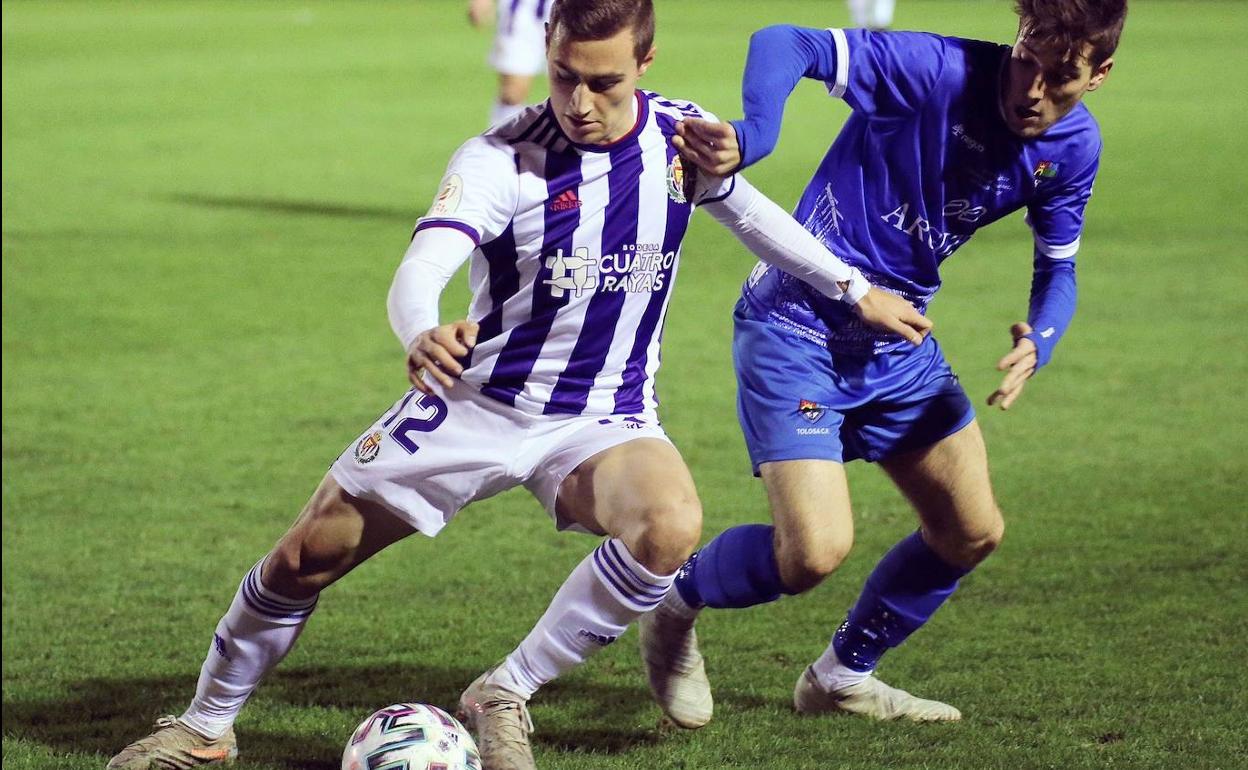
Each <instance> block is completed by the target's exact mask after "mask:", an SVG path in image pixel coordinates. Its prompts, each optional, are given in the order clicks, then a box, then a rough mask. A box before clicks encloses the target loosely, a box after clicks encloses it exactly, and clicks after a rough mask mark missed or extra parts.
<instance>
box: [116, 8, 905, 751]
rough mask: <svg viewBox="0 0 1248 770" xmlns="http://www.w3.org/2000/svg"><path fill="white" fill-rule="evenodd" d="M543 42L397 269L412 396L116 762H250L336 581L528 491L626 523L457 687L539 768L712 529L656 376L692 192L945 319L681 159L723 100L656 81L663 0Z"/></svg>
mask: <svg viewBox="0 0 1248 770" xmlns="http://www.w3.org/2000/svg"><path fill="white" fill-rule="evenodd" d="M548 34H549V38H548V43H547V47H548V55H547V56H548V70H549V74H550V78H551V83H552V88H551V97H550V99H549V100H548V101H547V102H546V103H545V104H542V105H539V106H536V107H533V108H530V109H527V110H525V111H524V112H523V113H521V114H520V115H518V116H516V118H514V119H513V120H511V121H509V122H507V123H505V124H503V125H502V126H499V127H497V128H495V129H493V130H491V131H489V132H487V133H486V134H484V135H483V136H480V137H476V138H474V139H471V140H469V141H468V142H466V143H465V144H464V145H463V146H462V147H461V148H460V150H459V151H458V152H457V153H456V154H455V156H454V158H452V160H451V162H450V165H449V168H448V169H447V173H446V175H445V177H444V178H443V180H442V184H441V187H440V190H439V192H438V194H437V197H436V199H435V201H434V203H433V206H432V208H431V209H430V211H429V213H428V215H427V216H425V217H424V218H422V219H421V220H420V222H419V224H418V225H417V227H416V230H415V233H414V235H413V238H412V242H411V244H410V246H409V248H408V250H407V254H406V255H405V256H404V259H403V261H402V263H401V265H400V266H399V269H398V272H397V274H396V276H395V280H394V284H393V287H392V289H391V292H390V297H389V311H390V320H391V323H392V326H393V328H394V330H395V333H396V334H397V336H398V337H399V338H400V340H401V341H402V343H403V346H404V348H405V357H406V361H407V365H408V368H409V371H408V374H409V378H410V381H411V384H412V388H411V390H410V391H408V392H407V393H406V394H405V395H403V396H402V397H401V398H400V399H399V400H398V401H397V402H396V403H395V404H394V405H393V406H392V407H391V408H390V409H388V410H387V411H386V412H385V413H384V414H383V415H382V416H381V417H380V418H378V419H377V421H376V422H375V423H374V424H373V425H371V426H370V427H369V428H368V429H367V430H365V431H364V433H363V434H362V435H361V436H360V438H359V439H358V440H357V441H355V442H354V443H353V444H351V445H350V446H348V447H347V449H346V450H345V451H344V452H343V453H342V454H341V456H339V458H338V459H337V461H336V462H335V463H334V464H333V466H332V468H331V469H330V472H329V474H328V475H327V476H326V477H325V479H324V480H323V481H322V483H321V485H320V487H319V488H318V489H317V490H316V492H315V493H314V494H313V496H312V499H311V500H310V501H309V503H308V504H307V506H306V507H305V508H304V510H303V512H302V513H301V514H300V516H299V517H298V519H297V520H296V521H295V523H294V525H293V526H292V527H291V529H290V530H289V531H288V532H287V533H286V534H285V535H283V536H282V538H281V539H280V540H279V541H278V543H277V544H276V545H275V546H274V548H273V549H272V550H271V551H270V553H269V554H268V555H267V556H265V557H264V558H263V559H261V560H260V561H259V562H258V563H257V564H256V565H255V567H253V568H252V570H251V571H250V572H248V573H247V575H246V576H245V578H244V579H243V581H242V583H241V585H240V586H239V590H238V592H237V594H236V595H235V598H234V601H233V604H232V605H231V606H230V608H229V610H228V611H227V612H226V615H225V616H224V617H223V618H222V619H221V621H220V623H219V624H218V625H217V628H216V633H215V634H214V636H213V641H212V644H211V645H210V647H209V650H208V656H207V659H206V660H205V662H204V665H203V667H202V669H201V672H200V678H199V683H198V687H197V691H196V694H195V698H194V700H193V701H192V703H191V705H190V707H189V708H188V709H187V710H186V712H185V713H184V714H182V715H181V716H180V717H176V718H174V717H169V718H167V719H165V720H164V721H163V722H162V723H161V724H160V726H159V728H160V729H158V730H157V731H156V732H154V733H153V734H152V735H150V736H147V737H145V738H143V739H141V740H139V741H137V742H135V743H134V744H132V745H131V746H129V747H127V748H126V749H125V750H124V751H122V752H121V754H119V755H118V756H117V757H115V758H114V759H113V760H112V762H110V765H109V766H110V767H111V768H127V769H131V770H133V769H134V768H148V767H151V766H160V767H164V768H169V767H172V768H186V767H194V766H197V765H200V764H209V763H212V762H219V761H226V760H228V759H231V758H232V757H233V756H235V755H236V753H237V748H236V742H235V739H234V734H233V727H232V726H233V723H234V720H235V717H236V716H237V714H238V712H239V710H240V709H241V708H242V706H243V704H244V702H245V701H246V699H247V697H248V696H249V695H250V694H251V692H252V691H253V690H254V689H255V687H256V686H257V685H258V683H259V682H260V679H261V678H262V677H263V676H264V674H265V673H266V672H267V671H269V670H270V669H272V668H273V666H275V665H276V664H277V663H278V662H279V661H280V660H281V659H282V657H283V656H285V655H286V653H287V652H289V650H290V649H291V648H292V647H293V645H294V643H295V640H296V638H297V637H298V635H299V633H300V631H301V630H302V629H303V627H304V625H305V624H306V622H307V620H308V617H309V616H310V615H311V614H312V612H313V611H314V609H315V607H316V603H317V597H318V596H319V593H320V591H321V590H323V589H324V588H326V587H327V586H329V585H330V584H331V583H333V582H334V581H336V580H337V579H338V578H340V577H341V576H343V575H344V574H346V573H347V572H349V571H350V570H351V569H352V568H354V567H355V566H356V565H357V564H359V563H360V562H362V561H364V560H365V559H367V558H369V557H370V556H372V555H373V554H374V553H376V552H378V551H379V550H381V549H382V548H385V547H386V546H388V545H389V544H391V543H393V542H395V541H397V540H400V539H402V538H404V537H406V536H408V535H409V534H411V533H412V532H417V531H418V532H421V533H422V534H425V535H427V536H431V537H432V536H434V535H436V534H437V533H438V532H439V531H440V530H441V529H442V528H443V527H444V526H445V525H446V524H447V523H448V522H449V521H450V520H451V519H452V518H453V517H454V516H455V515H456V514H457V513H458V512H459V510H460V509H462V508H463V507H464V506H465V505H467V504H469V503H470V502H472V501H474V500H479V499H482V498H485V497H489V496H491V495H494V494H497V493H499V492H501V491H503V490H505V489H509V488H512V487H515V486H520V485H523V486H525V487H526V488H527V489H528V490H529V491H530V492H531V493H532V494H533V495H534V497H536V498H537V499H538V501H539V502H541V503H542V505H543V506H544V507H545V509H546V510H547V512H548V513H549V514H550V515H551V517H552V518H553V519H554V521H555V523H556V525H557V527H558V528H560V529H565V528H571V529H577V530H581V531H585V532H589V533H594V534H596V535H599V536H606V539H605V540H603V541H602V542H601V543H600V544H599V545H598V547H597V548H595V549H594V550H593V551H592V552H591V553H590V554H589V555H588V556H586V557H585V559H584V560H583V561H582V562H581V563H580V564H579V565H578V566H577V567H576V568H575V569H574V570H573V571H572V573H571V574H570V575H569V576H568V578H567V580H566V581H565V582H564V583H563V585H562V587H560V589H559V591H558V592H557V593H556V594H555V597H554V599H553V600H552V602H551V604H550V606H549V608H548V609H547V611H546V613H545V614H544V615H543V616H542V617H541V619H540V620H539V621H538V623H537V625H536V626H535V627H534V629H533V631H532V632H531V633H530V634H529V635H528V636H527V637H526V638H525V639H524V640H523V641H522V642H521V643H520V645H519V646H518V647H517V648H516V649H515V650H514V651H513V652H512V653H511V654H510V655H508V656H507V657H506V659H505V660H504V661H503V662H502V663H501V664H500V665H499V666H496V667H494V668H492V669H490V670H489V671H487V672H485V673H484V674H483V675H482V676H481V677H480V678H478V679H477V681H475V682H473V683H472V684H471V685H470V686H469V687H468V689H467V690H465V692H464V693H463V696H462V697H461V700H460V709H461V714H462V715H463V718H464V719H465V721H466V722H467V723H468V724H469V726H470V727H472V728H473V729H474V731H475V732H476V734H477V736H478V739H479V746H480V749H481V755H482V760H483V763H484V766H485V768H486V770H524V769H526V768H532V767H533V766H534V763H533V755H532V753H531V749H530V747H529V739H528V734H529V732H530V731H531V729H532V726H531V722H530V720H529V715H528V710H527V707H526V704H527V702H528V700H529V698H530V697H531V696H532V695H533V693H534V692H535V691H536V690H537V689H538V688H539V687H541V686H542V685H543V684H545V683H546V682H548V681H550V680H551V679H553V678H555V677H556V676H558V675H560V674H561V673H563V672H565V671H567V670H568V669H570V668H572V667H573V666H575V665H577V664H578V663H580V662H581V661H583V660H584V659H585V658H587V657H588V656H589V655H590V654H592V653H593V652H594V651H596V650H598V649H600V648H601V647H602V646H604V645H607V644H610V643H611V642H613V641H614V640H615V639H616V638H617V637H618V636H619V635H620V634H622V633H623V632H624V630H625V629H626V628H627V627H628V625H629V624H630V623H632V621H634V620H636V619H637V618H638V617H639V616H640V615H641V614H642V613H644V612H646V611H648V610H650V609H653V608H654V607H655V606H657V605H658V603H659V602H660V601H661V600H662V599H663V597H664V596H665V595H666V593H667V591H668V589H669V588H670V586H671V582H672V579H673V577H674V573H675V570H676V568H677V567H678V566H679V565H680V564H682V563H683V562H684V560H685V559H686V558H687V557H688V556H689V554H690V553H691V552H692V551H693V548H694V547H695V546H696V545H697V542H698V539H699V537H700V532H701V508H700V506H699V503H698V498H697V493H696V491H695V490H694V487H693V481H692V479H691V478H690V474H689V471H688V469H687V468H686V466H685V464H684V461H683V460H682V458H681V456H680V453H679V452H677V450H676V449H675V447H674V446H672V444H671V442H670V441H669V440H668V439H667V436H666V435H665V434H664V432H663V428H662V427H661V425H660V423H659V420H658V417H657V406H658V401H657V398H656V395H655V390H654V376H655V372H656V371H657V369H658V366H659V360H660V350H659V340H660V339H661V335H662V327H663V319H664V317H665V315H666V313H667V308H668V303H669V301H670V299H671V291H672V286H673V282H674V281H675V279H676V272H677V267H678V264H679V261H680V246H681V242H682V241H683V239H684V236H685V228H686V226H687V224H688V222H689V218H690V216H691V215H692V213H693V210H694V208H695V207H703V208H706V209H707V211H709V212H710V213H711V214H712V216H714V217H715V218H716V219H717V220H719V221H720V222H722V223H724V224H725V225H726V226H728V227H729V228H730V229H731V230H732V231H733V232H734V233H735V234H736V235H737V237H738V238H740V239H741V240H742V241H743V242H744V243H746V245H747V246H749V247H750V248H751V250H753V251H754V252H755V253H757V254H758V255H759V256H760V258H762V259H764V260H766V261H768V262H769V263H772V264H775V265H777V266H778V267H782V268H783V269H784V270H786V271H788V272H789V273H791V274H794V275H799V276H802V278H803V279H804V280H805V281H806V282H807V283H808V284H809V285H811V286H814V287H817V288H818V290H819V291H821V292H824V293H825V295H826V296H828V297H829V298H830V300H831V301H836V302H842V303H844V304H845V305H846V307H852V308H853V310H852V311H851V312H853V313H854V314H855V316H856V317H860V318H862V319H863V320H864V322H865V323H868V324H870V325H873V326H877V327H880V328H888V329H893V330H894V331H896V332H898V333H901V334H903V335H904V336H906V337H907V338H909V339H911V340H913V341H914V342H916V343H917V342H919V341H920V340H921V338H922V336H923V334H924V333H925V332H926V330H927V328H928V325H927V322H926V321H925V319H923V318H922V316H921V315H920V314H919V313H918V311H917V310H916V309H915V308H914V307H913V306H912V305H911V304H910V303H909V302H908V301H906V300H905V299H903V298H900V297H897V296H895V295H893V294H890V293H888V292H883V291H880V290H879V289H869V288H867V286H866V282H865V281H864V280H863V278H862V276H861V274H860V273H858V272H857V271H855V270H853V269H852V268H849V267H848V266H846V265H845V264H844V263H843V262H841V261H840V260H839V259H837V258H836V257H834V256H833V255H832V254H831V253H829V252H828V251H827V249H826V248H825V247H824V246H823V245H822V244H820V243H819V241H818V240H817V239H816V238H814V236H812V235H811V234H810V233H808V232H807V231H806V230H805V229H803V228H802V227H801V225H799V224H798V223H797V222H796V221H795V220H793V219H792V217H790V216H789V215H788V214H787V213H785V212H784V211H783V210H782V209H780V208H779V207H778V206H776V205H775V204H774V203H772V202H771V201H769V200H767V199H766V198H765V197H763V196H762V195H761V194H759V193H758V192H757V191H756V190H754V189H753V188H752V187H751V186H750V185H749V183H748V182H746V181H745V180H744V179H743V178H741V177H739V176H735V175H729V176H727V177H723V178H720V177H714V176H710V175H706V174H700V173H695V172H693V170H692V169H691V168H687V167H686V166H685V165H684V163H683V162H682V160H681V158H680V157H679V155H678V154H677V152H676V148H675V144H674V140H675V137H676V135H677V134H676V132H677V128H676V127H677V125H678V124H679V123H680V121H682V120H686V119H689V118H698V117H701V118H708V117H709V116H707V115H706V113H704V112H702V111H701V110H700V109H699V108H698V107H697V106H696V105H693V104H691V103H688V102H681V101H673V100H667V99H664V98H663V97H660V96H658V95H657V94H654V93H649V92H645V91H640V90H638V89H637V88H636V86H637V81H638V78H640V77H641V75H642V74H643V73H644V72H645V71H646V69H647V68H648V67H649V66H650V63H651V62H652V60H653V58H654V48H653V38H654V12H653V7H652V5H651V2H650V0H560V1H559V2H556V4H555V6H554V9H553V10H552V17H551V22H550V27H549V33H548ZM469 259H471V270H470V281H471V284H472V289H473V300H472V305H471V307H470V309H469V312H468V317H467V318H466V319H463V320H457V321H452V322H449V323H443V322H442V321H441V320H440V319H439V318H438V298H439V295H440V293H441V291H442V289H443V287H444V286H445V285H446V282H447V281H448V280H449V278H450V277H451V276H452V274H453V273H454V272H455V271H456V269H457V268H458V267H459V266H460V265H461V264H462V263H463V262H464V261H466V260H469ZM705 709H706V711H707V715H708V716H709V704H705Z"/></svg>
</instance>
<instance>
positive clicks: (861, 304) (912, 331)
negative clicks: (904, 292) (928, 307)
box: [854, 286, 932, 345]
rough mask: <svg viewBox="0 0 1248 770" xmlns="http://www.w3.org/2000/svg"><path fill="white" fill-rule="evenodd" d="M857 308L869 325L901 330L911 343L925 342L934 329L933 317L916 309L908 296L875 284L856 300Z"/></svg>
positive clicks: (894, 331) (855, 307)
mask: <svg viewBox="0 0 1248 770" xmlns="http://www.w3.org/2000/svg"><path fill="white" fill-rule="evenodd" d="M854 312H855V313H857V314H858V317H859V318H861V319H862V322H863V323H865V324H866V325H867V326H871V327H874V328H876V329H879V330H880V331H886V332H892V333H893V334H900V335H901V336H902V337H905V338H906V339H907V340H909V342H910V344H911V345H921V344H922V343H923V338H924V337H926V336H927V335H928V333H929V332H931V330H932V321H931V319H929V318H928V317H927V316H925V315H923V314H922V313H920V312H919V311H918V310H916V309H915V308H914V305H911V304H910V302H909V301H908V300H906V298H905V297H902V296H899V295H897V294H893V293H892V292H891V291H884V290H882V289H877V288H875V287H874V286H872V287H871V289H870V291H868V292H867V293H866V294H865V295H863V297H862V299H860V300H858V302H856V303H855V304H854Z"/></svg>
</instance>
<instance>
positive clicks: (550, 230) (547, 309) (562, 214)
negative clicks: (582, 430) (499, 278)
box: [481, 152, 581, 406]
mask: <svg viewBox="0 0 1248 770" xmlns="http://www.w3.org/2000/svg"><path fill="white" fill-rule="evenodd" d="M543 176H544V177H545V179H546V202H545V203H544V204H543V206H544V208H545V212H546V214H545V216H546V220H545V235H544V237H543V238H542V251H541V253H540V254H539V255H538V260H539V262H538V270H537V275H536V276H534V278H533V309H532V312H531V313H530V315H529V320H527V321H525V322H524V323H522V324H520V325H519V326H516V327H515V328H514V329H512V331H511V335H510V336H509V337H508V338H507V344H505V345H503V349H502V350H500V351H499V353H498V359H497V360H496V361H495V362H494V370H493V371H492V372H491V373H490V379H489V380H488V381H487V382H486V383H485V385H484V386H482V388H481V392H482V393H484V394H486V395H487V396H490V397H491V398H495V399H498V400H499V401H502V402H503V403H505V404H512V405H513V406H514V405H515V403H516V394H518V393H519V392H520V391H521V389H523V388H524V383H525V380H527V379H528V378H529V375H530V374H531V373H532V372H533V366H534V364H536V363H537V358H538V356H540V355H541V353H542V345H543V344H544V343H545V342H546V337H547V335H549V334H550V327H551V326H552V325H554V323H555V316H556V315H557V314H558V313H559V309H560V308H562V307H563V306H564V305H567V304H568V300H569V299H571V293H570V292H566V291H565V292H563V296H562V297H555V296H553V293H552V292H551V289H550V286H549V285H548V284H546V283H545V281H547V280H550V276H551V268H550V267H548V266H547V265H546V257H548V256H554V255H555V253H556V252H557V251H562V252H563V253H564V254H566V255H570V254H571V253H572V235H573V234H574V233H575V232H576V228H577V227H579V226H580V224H581V209H580V207H579V206H577V207H573V208H568V209H561V210H559V211H554V210H552V209H551V204H552V203H553V202H554V200H555V198H557V197H559V195H560V194H562V193H564V192H567V191H568V190H576V189H577V188H578V187H579V186H580V184H581V156H580V155H579V154H577V153H576V152H566V153H557V152H548V153H546V169H545V173H544V174H543Z"/></svg>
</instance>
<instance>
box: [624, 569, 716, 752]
mask: <svg viewBox="0 0 1248 770" xmlns="http://www.w3.org/2000/svg"><path fill="white" fill-rule="evenodd" d="M675 593H676V591H675V589H673V590H672V592H671V593H670V594H668V597H667V598H666V599H664V600H663V602H662V603H660V604H659V606H658V607H655V608H654V609H653V610H651V611H650V612H648V613H646V614H645V615H642V616H641V620H640V621H638V630H639V631H640V632H641V633H640V634H639V636H640V641H641V660H642V662H644V663H645V664H646V678H647V679H648V680H649V682H650V692H651V693H652V694H653V695H654V700H655V701H656V702H657V703H658V704H659V708H661V709H663V713H664V714H666V715H667V717H668V719H671V720H672V721H673V722H675V723H676V724H677V725H679V726H680V727H683V728H685V729H686V730H694V729H697V728H699V727H702V726H703V725H705V724H706V723H707V722H710V721H711V713H712V711H713V710H714V706H715V701H714V699H713V698H712V697H711V682H710V680H709V679H707V678H706V665H705V662H704V661H703V660H702V653H700V652H698V634H697V632H696V631H695V630H694V628H693V623H694V620H695V619H696V617H697V616H696V614H694V613H690V612H681V611H679V610H676V609H673V608H672V607H671V606H670V604H669V603H671V602H679V601H681V600H680V599H679V597H674V596H673V594H675Z"/></svg>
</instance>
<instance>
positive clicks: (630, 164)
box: [543, 139, 642, 414]
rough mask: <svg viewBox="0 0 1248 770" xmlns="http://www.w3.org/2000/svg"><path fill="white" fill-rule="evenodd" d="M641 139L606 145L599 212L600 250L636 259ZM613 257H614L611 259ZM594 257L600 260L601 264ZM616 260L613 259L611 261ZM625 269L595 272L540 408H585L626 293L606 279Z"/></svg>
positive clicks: (556, 411)
mask: <svg viewBox="0 0 1248 770" xmlns="http://www.w3.org/2000/svg"><path fill="white" fill-rule="evenodd" d="M641 170H642V163H641V143H640V142H639V141H637V140H636V139H634V140H633V141H631V142H628V143H626V144H624V145H622V146H620V147H615V148H612V150H611V170H610V171H608V172H607V196H608V197H607V209H606V213H605V214H604V217H603V228H602V252H601V253H602V255H603V256H604V257H605V256H608V255H612V254H615V255H619V254H620V253H621V252H622V251H623V250H624V249H625V248H630V249H632V250H633V262H632V264H630V265H629V267H630V269H631V268H632V267H633V266H634V265H635V264H636V249H637V246H636V243H637V217H638V213H639V211H640V209H641ZM613 261H616V260H613ZM605 263H606V261H605V260H600V261H599V264H600V265H605ZM617 264H618V261H617ZM626 279H627V276H626V275H619V276H604V275H602V274H601V273H600V274H599V276H598V290H597V291H596V292H594V295H593V297H592V298H590V300H589V307H588V308H586V310H585V321H584V323H583V324H581V335H580V337H578V338H577V340H576V345H575V346H574V347H573V348H572V354H571V355H570V356H568V364H567V366H566V367H564V369H563V372H562V373H561V374H560V375H559V380H558V381H557V382H556V383H555V387H554V389H553V390H552V391H551V394H550V401H548V402H547V403H546V407H545V409H544V410H543V411H544V413H545V414H580V413H581V412H584V411H585V404H586V402H588V400H589V392H590V390H591V389H593V387H594V379H595V378H596V377H597V376H598V373H599V372H601V371H602V367H603V365H604V364H605V363H606V361H607V354H608V353H610V352H611V338H612V337H613V336H614V335H615V327H616V324H618V323H619V321H620V311H621V310H623V308H624V301H625V299H627V297H628V292H626V291H618V290H617V291H608V290H606V289H607V287H606V286H605V282H606V281H608V280H626Z"/></svg>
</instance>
